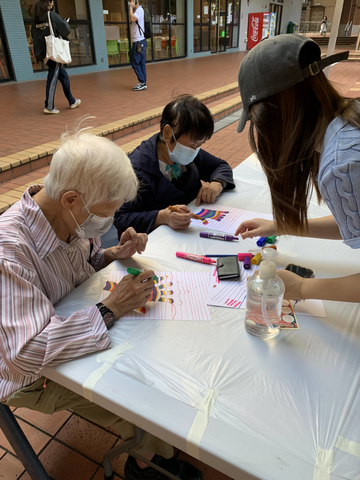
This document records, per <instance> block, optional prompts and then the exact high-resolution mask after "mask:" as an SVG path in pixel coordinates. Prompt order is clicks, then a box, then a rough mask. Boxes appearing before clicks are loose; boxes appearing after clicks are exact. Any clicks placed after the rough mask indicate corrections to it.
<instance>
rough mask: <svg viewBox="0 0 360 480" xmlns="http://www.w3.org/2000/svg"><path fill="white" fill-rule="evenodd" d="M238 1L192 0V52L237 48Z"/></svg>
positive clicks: (213, 51)
mask: <svg viewBox="0 0 360 480" xmlns="http://www.w3.org/2000/svg"><path fill="white" fill-rule="evenodd" d="M239 15H240V1H239V0H213V1H209V0H194V52H206V51H209V50H210V52H211V53H218V52H225V51H226V49H228V48H235V47H238V46H239Z"/></svg>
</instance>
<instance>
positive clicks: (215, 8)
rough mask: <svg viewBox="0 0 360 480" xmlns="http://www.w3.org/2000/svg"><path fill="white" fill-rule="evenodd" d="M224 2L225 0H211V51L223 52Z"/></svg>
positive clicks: (224, 42) (224, 32)
mask: <svg viewBox="0 0 360 480" xmlns="http://www.w3.org/2000/svg"><path fill="white" fill-rule="evenodd" d="M226 3H227V2H226V0H215V1H214V2H211V28H210V50H211V53H217V52H224V51H225V50H226V45H225V44H226Z"/></svg>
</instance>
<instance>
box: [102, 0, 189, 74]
mask: <svg viewBox="0 0 360 480" xmlns="http://www.w3.org/2000/svg"><path fill="white" fill-rule="evenodd" d="M140 3H141V6H142V7H143V9H144V10H146V9H147V10H148V12H149V14H150V17H151V19H152V37H151V38H148V39H147V45H148V47H147V49H146V61H154V60H155V61H156V60H165V59H168V58H174V57H184V56H185V51H186V50H185V48H186V46H185V0H165V1H164V0H143V1H141V2H140ZM103 8H104V22H105V35H106V45H107V52H108V61H109V66H117V65H123V64H126V63H129V62H130V52H131V38H130V32H129V23H128V2H127V0H103Z"/></svg>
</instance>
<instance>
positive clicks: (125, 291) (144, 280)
mask: <svg viewBox="0 0 360 480" xmlns="http://www.w3.org/2000/svg"><path fill="white" fill-rule="evenodd" d="M124 233H125V232H124ZM154 275H155V273H154V272H153V271H152V270H144V271H143V272H141V273H140V275H137V276H134V275H126V276H125V277H124V278H122V279H121V281H120V282H119V283H118V284H117V285H116V287H115V288H114V290H113V291H112V292H111V294H110V295H109V296H108V297H107V298H105V299H104V300H103V302H102V303H103V304H104V305H105V306H106V307H108V308H109V309H110V310H111V311H112V312H114V314H115V317H116V318H120V317H121V316H123V315H125V314H126V313H128V312H131V311H132V310H134V309H135V308H141V307H143V306H144V305H145V304H146V302H147V301H148V300H149V299H150V296H151V292H152V288H153V286H154V280H153V278H152V277H153V276H154Z"/></svg>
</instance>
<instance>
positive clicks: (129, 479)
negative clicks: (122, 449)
mask: <svg viewBox="0 0 360 480" xmlns="http://www.w3.org/2000/svg"><path fill="white" fill-rule="evenodd" d="M151 461H152V462H153V463H155V464H156V465H158V466H159V467H161V468H163V469H164V470H167V471H168V472H170V473H172V474H173V475H175V476H176V477H178V478H180V479H181V480H202V473H201V472H200V470H198V469H197V468H195V467H193V466H192V465H190V463H188V462H184V461H183V460H177V459H176V458H175V457H172V458H169V459H167V458H163V457H160V456H159V455H154V457H153V458H152V460H151ZM124 473H125V479H126V480H168V477H166V476H165V475H163V474H162V473H160V472H158V471H157V470H155V469H154V468H152V467H147V468H143V469H142V468H140V467H139V466H138V464H137V463H136V460H135V458H133V457H131V456H129V457H128V459H127V461H126V464H125V469H124Z"/></svg>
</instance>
